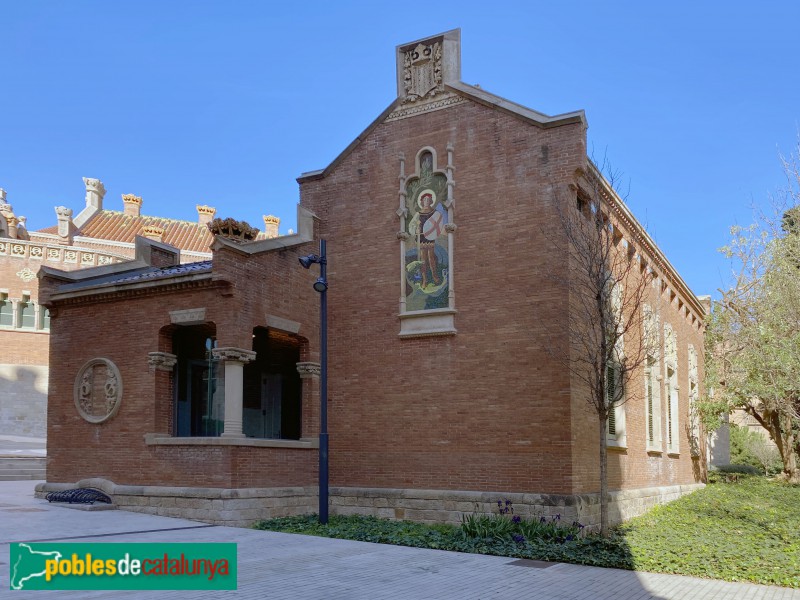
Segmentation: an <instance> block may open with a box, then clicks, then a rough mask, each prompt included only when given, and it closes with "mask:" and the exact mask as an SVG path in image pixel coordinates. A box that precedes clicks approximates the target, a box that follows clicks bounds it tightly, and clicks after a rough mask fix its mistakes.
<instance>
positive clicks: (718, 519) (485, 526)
mask: <svg viewBox="0 0 800 600" xmlns="http://www.w3.org/2000/svg"><path fill="white" fill-rule="evenodd" d="M716 475H717V476H724V475H729V476H738V477H739V483H738V484H737V485H709V486H706V487H705V489H702V490H698V491H697V492H694V493H693V494H689V495H687V496H684V497H682V498H679V499H678V500H675V501H674V502H671V503H670V504H667V505H664V506H659V507H656V508H655V509H653V510H651V511H650V512H648V513H647V514H645V515H642V516H641V517H637V518H635V519H632V520H631V521H629V522H628V523H626V524H624V525H622V526H620V527H618V528H616V529H615V530H614V532H613V533H612V535H611V537H609V538H601V537H599V536H595V535H582V530H581V528H580V527H579V526H578V525H577V524H573V526H572V527H573V528H572V529H571V528H570V527H569V526H566V527H565V526H564V525H562V524H560V519H556V518H550V519H547V518H545V519H544V522H542V517H539V519H538V525H537V520H536V519H515V517H514V515H513V512H512V510H513V508H512V507H511V506H510V504H509V506H508V508H509V511H508V512H498V514H495V515H485V514H476V515H474V516H475V518H474V519H473V522H474V524H475V529H473V530H469V527H472V525H469V526H467V530H468V531H465V527H464V525H463V524H462V526H455V525H432V526H431V525H422V524H420V523H410V522H404V521H388V520H384V519H377V518H375V517H360V516H347V517H344V516H338V515H333V516H331V518H330V522H329V523H328V525H320V524H319V522H318V521H317V517H316V516H315V515H309V516H302V517H288V518H283V519H272V520H270V521H262V522H261V523H259V524H258V525H257V526H256V527H257V528H258V529H265V530H271V531H284V532H287V533H305V534H310V535H319V536H324V537H333V538H343V539H351V540H360V541H365V542H377V543H382V544H396V545H403V546H414V547H418V548H436V549H442V550H453V551H456V552H472V553H478V554H495V555H499V556H509V557H514V558H530V559H537V560H545V561H556V562H569V563H575V564H582V565H593V566H598V567H616V568H621V569H638V570H642V571H652V572H658V573H678V574H682V575H694V576H698V577H711V578H716V579H725V580H728V581H749V582H753V583H763V584H769V585H781V586H786V587H794V588H800V536H798V534H797V532H798V531H800V486H791V485H788V484H786V483H783V482H778V481H770V480H768V479H766V478H765V477H763V476H762V477H755V476H750V475H743V474H741V473H738V472H733V473H722V472H717V473H716ZM505 508H506V505H505V504H502V505H501V507H499V510H505ZM501 519H505V521H506V522H507V523H510V524H511V527H512V531H513V533H511V535H510V536H508V535H506V536H502V535H498V534H499V533H500V532H501V531H503V532H505V531H507V528H508V527H509V526H508V524H507V523H502V522H501ZM467 521H469V517H466V518H465V519H464V522H467ZM526 528H527V529H526ZM583 531H585V530H583ZM471 532H474V533H475V534H476V535H474V536H473V535H471ZM579 533H580V535H579ZM515 535H516V536H522V537H523V539H520V538H515V537H514V536H515Z"/></svg>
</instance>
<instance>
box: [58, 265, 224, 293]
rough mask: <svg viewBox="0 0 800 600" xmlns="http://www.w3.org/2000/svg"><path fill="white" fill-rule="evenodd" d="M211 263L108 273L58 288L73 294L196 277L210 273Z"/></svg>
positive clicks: (60, 290)
mask: <svg viewBox="0 0 800 600" xmlns="http://www.w3.org/2000/svg"><path fill="white" fill-rule="evenodd" d="M211 266H212V262H211V261H210V260H203V261H200V262H193V263H185V264H182V265H173V266H170V267H144V268H141V269H136V270H133V271H131V270H128V271H124V272H122V273H108V274H106V275H101V276H98V277H91V278H89V279H85V280H82V281H76V282H74V283H65V284H63V285H61V286H60V287H59V290H58V291H59V292H74V291H76V290H85V289H91V288H103V287H108V286H114V285H118V284H128V283H137V282H141V281H152V280H154V279H162V278H167V277H174V276H176V275H197V274H201V273H210V272H211Z"/></svg>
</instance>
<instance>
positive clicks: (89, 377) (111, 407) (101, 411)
mask: <svg viewBox="0 0 800 600" xmlns="http://www.w3.org/2000/svg"><path fill="white" fill-rule="evenodd" d="M73 397H74V399H75V407H76V408H77V409H78V414H80V416H81V417H83V419H84V420H86V421H88V422H89V423H102V422H104V421H108V420H109V419H110V418H111V417H113V416H114V415H115V414H117V411H118V410H119V405H120V403H121V402H122V377H120V374H119V369H118V368H117V365H115V364H114V363H113V362H111V361H110V360H108V359H107V358H93V359H92V360H90V361H89V362H87V363H86V364H85V365H83V367H81V370H80V371H78V376H77V377H76V378H75V386H74V388H73Z"/></svg>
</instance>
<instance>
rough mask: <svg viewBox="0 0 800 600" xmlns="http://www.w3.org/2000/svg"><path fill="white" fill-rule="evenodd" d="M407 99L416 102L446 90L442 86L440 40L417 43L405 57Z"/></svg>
mask: <svg viewBox="0 0 800 600" xmlns="http://www.w3.org/2000/svg"><path fill="white" fill-rule="evenodd" d="M403 60H404V63H403V66H404V68H403V81H404V83H405V92H406V94H405V101H406V102H416V101H417V100H420V99H422V98H425V97H431V96H435V95H436V93H437V92H441V91H444V87H443V86H442V46H441V44H440V43H439V42H434V43H432V44H428V45H425V44H417V45H416V46H415V47H414V48H412V49H411V50H407V51H406V53H405V56H404V58H403Z"/></svg>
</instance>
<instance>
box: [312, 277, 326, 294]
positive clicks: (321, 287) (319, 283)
mask: <svg viewBox="0 0 800 600" xmlns="http://www.w3.org/2000/svg"><path fill="white" fill-rule="evenodd" d="M327 289H328V282H327V281H325V280H324V279H323V278H322V277H320V278H319V279H317V280H316V281H315V282H314V291H317V292H319V293H320V294H321V293H322V292H325V291H327Z"/></svg>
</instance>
